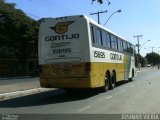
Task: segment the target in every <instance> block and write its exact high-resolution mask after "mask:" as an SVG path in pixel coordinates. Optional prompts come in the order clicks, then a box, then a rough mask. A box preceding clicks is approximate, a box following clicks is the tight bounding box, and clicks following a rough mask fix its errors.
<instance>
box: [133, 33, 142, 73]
mask: <svg viewBox="0 0 160 120" xmlns="http://www.w3.org/2000/svg"><path fill="white" fill-rule="evenodd" d="M142 36H143V35H136V36H134V38H137V42H138V44H137V47H138V57H137V61H138V68H139V70H140V65H139V60H140V59H139V56H140V54H139V52H140V49H139V47H140V44H139V38H141V37H142Z"/></svg>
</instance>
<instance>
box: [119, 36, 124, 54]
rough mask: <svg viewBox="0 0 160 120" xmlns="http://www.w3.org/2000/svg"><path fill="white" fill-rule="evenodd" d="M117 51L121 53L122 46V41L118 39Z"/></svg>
mask: <svg viewBox="0 0 160 120" xmlns="http://www.w3.org/2000/svg"><path fill="white" fill-rule="evenodd" d="M118 50H119V51H120V52H123V45H122V40H121V39H119V38H118Z"/></svg>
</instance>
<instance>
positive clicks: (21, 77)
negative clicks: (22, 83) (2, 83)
mask: <svg viewBox="0 0 160 120" xmlns="http://www.w3.org/2000/svg"><path fill="white" fill-rule="evenodd" d="M36 77H37V76H20V77H1V78H0V80H10V79H25V78H36ZM37 78H38V77H37Z"/></svg>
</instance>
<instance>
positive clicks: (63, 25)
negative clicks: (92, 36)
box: [50, 21, 74, 34]
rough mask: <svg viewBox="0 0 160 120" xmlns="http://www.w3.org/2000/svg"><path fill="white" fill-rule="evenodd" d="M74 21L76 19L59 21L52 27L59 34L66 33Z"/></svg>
mask: <svg viewBox="0 0 160 120" xmlns="http://www.w3.org/2000/svg"><path fill="white" fill-rule="evenodd" d="M73 22H74V21H66V22H59V23H57V24H56V25H55V26H54V27H50V28H51V29H52V30H54V31H55V32H56V33H58V34H64V33H66V32H67V31H68V27H69V25H70V24H72V23H73Z"/></svg>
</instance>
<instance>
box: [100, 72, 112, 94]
mask: <svg viewBox="0 0 160 120" xmlns="http://www.w3.org/2000/svg"><path fill="white" fill-rule="evenodd" d="M109 80H110V77H109V75H108V74H107V73H106V75H105V77H104V82H105V84H104V86H103V87H102V88H101V90H102V92H107V91H108V89H109Z"/></svg>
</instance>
